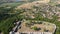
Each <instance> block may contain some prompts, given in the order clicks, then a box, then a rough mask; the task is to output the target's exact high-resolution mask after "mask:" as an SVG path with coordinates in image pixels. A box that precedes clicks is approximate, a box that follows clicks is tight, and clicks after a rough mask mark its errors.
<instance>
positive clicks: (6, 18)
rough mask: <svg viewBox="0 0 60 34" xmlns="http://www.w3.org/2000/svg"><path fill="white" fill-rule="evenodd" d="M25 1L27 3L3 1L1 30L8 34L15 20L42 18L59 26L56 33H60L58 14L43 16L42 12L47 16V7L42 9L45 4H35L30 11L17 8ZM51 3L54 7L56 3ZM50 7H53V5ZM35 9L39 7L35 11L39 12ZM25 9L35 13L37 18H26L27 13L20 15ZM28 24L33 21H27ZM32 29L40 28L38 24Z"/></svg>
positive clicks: (0, 7)
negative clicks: (50, 16)
mask: <svg viewBox="0 0 60 34" xmlns="http://www.w3.org/2000/svg"><path fill="white" fill-rule="evenodd" d="M32 1H33V0H32ZM32 1H31V2H32ZM23 3H26V2H21V3H20V2H15V3H3V4H1V5H0V32H3V33H4V34H8V33H9V32H10V31H11V30H12V28H13V27H14V21H15V20H18V19H19V20H22V19H26V20H31V21H32V20H37V21H38V20H40V21H46V22H50V23H54V24H56V26H57V30H56V34H60V22H59V21H57V18H58V17H57V15H55V14H54V15H53V16H52V17H53V19H48V18H47V17H45V18H44V17H43V16H42V14H46V16H47V10H44V9H45V8H46V7H45V8H44V9H42V8H43V7H44V6H45V5H42V6H38V7H35V6H33V8H32V10H29V11H28V10H26V9H20V10H15V8H16V7H17V6H18V5H21V4H23ZM49 5H53V8H54V6H55V5H56V4H55V3H52V2H51V3H49ZM58 6H60V5H58ZM7 7H11V8H7ZM49 8H51V6H50V7H49ZM49 8H48V9H49ZM33 9H38V10H36V11H35V12H38V13H35V12H33ZM51 9H52V8H51ZM25 10H26V11H25ZM52 10H54V9H52ZM15 11H16V12H15ZM24 11H25V12H28V13H30V14H32V13H33V14H35V15H34V16H35V18H34V19H32V18H26V17H25V15H20V14H23V13H24ZM31 12H32V13H31ZM50 12H51V11H50ZM34 23H35V22H34ZM38 24H42V22H38ZM27 25H29V26H30V25H33V23H32V22H31V23H26V26H27ZM31 29H33V30H39V28H37V27H36V26H34V27H32V28H31ZM45 31H46V30H45Z"/></svg>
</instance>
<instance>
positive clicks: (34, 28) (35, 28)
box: [31, 26, 40, 31]
mask: <svg viewBox="0 0 60 34" xmlns="http://www.w3.org/2000/svg"><path fill="white" fill-rule="evenodd" d="M31 29H33V30H36V31H38V30H39V29H40V28H37V27H36V26H34V27H32V28H31Z"/></svg>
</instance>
